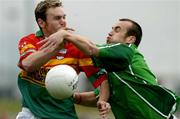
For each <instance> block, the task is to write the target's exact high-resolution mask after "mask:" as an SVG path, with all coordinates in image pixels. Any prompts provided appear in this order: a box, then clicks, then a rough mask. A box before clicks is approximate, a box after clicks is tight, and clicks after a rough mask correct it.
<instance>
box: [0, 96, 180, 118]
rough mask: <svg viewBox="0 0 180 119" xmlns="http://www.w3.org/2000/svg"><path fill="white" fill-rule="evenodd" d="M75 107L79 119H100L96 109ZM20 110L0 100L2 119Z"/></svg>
mask: <svg viewBox="0 0 180 119" xmlns="http://www.w3.org/2000/svg"><path fill="white" fill-rule="evenodd" d="M75 106H76V111H77V114H78V117H79V119H100V116H99V114H98V110H97V109H96V108H92V107H85V106H80V105H75ZM20 110H21V104H20V101H19V100H12V99H0V119H15V117H16V115H17V113H18V112H19V111H20ZM176 116H177V117H178V119H180V111H178V112H177V113H176ZM108 119H115V118H114V116H113V114H112V112H111V113H110V114H109V116H108Z"/></svg>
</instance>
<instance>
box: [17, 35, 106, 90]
mask: <svg viewBox="0 0 180 119" xmlns="http://www.w3.org/2000/svg"><path fill="white" fill-rule="evenodd" d="M38 33H40V32H37V34H30V35H28V36H26V37H24V38H22V39H21V40H20V41H19V46H18V47H19V53H20V58H19V63H18V66H19V67H20V68H21V69H22V71H21V72H20V74H19V76H20V77H21V78H22V79H24V80H28V81H30V82H32V83H35V84H39V85H40V86H44V80H45V76H46V73H47V72H48V71H49V70H50V69H51V68H52V67H54V66H56V65H61V64H66V65H70V66H72V67H73V68H74V69H75V70H76V71H77V73H79V72H85V74H86V76H87V77H88V79H89V80H90V82H91V83H92V84H93V86H94V87H95V88H96V87H98V86H99V85H100V84H101V82H102V81H104V80H105V79H106V75H105V72H104V71H103V70H100V69H99V68H95V67H94V66H93V62H92V60H91V58H90V57H89V56H86V55H84V53H82V52H81V51H80V50H78V49H77V48H76V47H75V46H74V45H73V44H72V43H66V44H65V46H64V49H61V50H59V52H58V53H57V54H56V56H54V57H52V58H51V59H50V60H49V61H48V62H47V63H46V64H44V65H43V66H42V67H41V68H40V69H39V70H37V71H36V72H27V71H25V70H24V69H23V66H22V60H23V59H25V58H26V57H27V56H29V55H30V54H32V53H34V52H36V51H38V50H39V48H40V47H41V45H42V44H41V45H40V44H37V43H38V42H39V41H41V40H43V38H42V35H41V34H40V35H39V34H38Z"/></svg>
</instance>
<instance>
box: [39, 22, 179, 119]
mask: <svg viewBox="0 0 180 119" xmlns="http://www.w3.org/2000/svg"><path fill="white" fill-rule="evenodd" d="M141 37H142V29H141V26H140V25H139V24H138V23H137V22H135V21H133V20H131V19H120V20H119V21H118V22H117V23H116V24H115V25H114V26H113V27H112V30H111V32H110V33H109V34H108V37H107V44H104V45H95V44H94V43H92V42H91V41H90V40H89V39H88V38H86V37H83V36H81V35H78V34H75V33H71V32H68V31H67V30H60V31H58V32H56V33H55V34H53V35H52V36H50V37H49V38H47V39H46V40H45V41H43V42H46V43H45V44H44V45H43V46H42V47H41V48H42V49H43V48H48V47H50V44H51V43H56V42H57V43H59V44H61V43H62V42H63V41H68V42H72V43H73V44H75V45H76V46H77V47H78V48H79V49H80V50H82V51H83V52H84V53H86V54H87V55H90V56H91V57H92V59H93V62H94V65H95V66H98V67H101V68H104V69H105V70H106V71H107V72H108V81H109V84H110V92H111V94H110V99H109V102H110V104H111V108H112V111H113V113H114V115H115V118H116V119H173V118H174V119H175V116H173V113H175V111H177V108H178V104H179V100H180V98H179V97H178V96H177V95H175V94H174V93H173V92H172V91H170V90H168V89H166V88H164V87H162V86H160V85H159V84H158V82H157V79H156V76H155V75H154V74H153V73H152V71H151V70H150V68H149V67H148V65H147V63H146V61H145V59H144V57H143V55H142V54H141V53H140V52H139V50H138V46H139V44H140V42H141ZM64 39H65V40H64Z"/></svg>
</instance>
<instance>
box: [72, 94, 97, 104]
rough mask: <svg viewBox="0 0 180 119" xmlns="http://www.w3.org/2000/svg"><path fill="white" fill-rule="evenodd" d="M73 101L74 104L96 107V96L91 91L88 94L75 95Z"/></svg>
mask: <svg viewBox="0 0 180 119" xmlns="http://www.w3.org/2000/svg"><path fill="white" fill-rule="evenodd" d="M74 100H75V103H76V104H80V105H84V106H90V107H96V103H97V99H96V95H95V94H94V92H93V91H90V92H82V93H75V94H74Z"/></svg>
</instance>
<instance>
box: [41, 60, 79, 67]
mask: <svg viewBox="0 0 180 119" xmlns="http://www.w3.org/2000/svg"><path fill="white" fill-rule="evenodd" d="M60 64H67V65H68V64H69V65H71V64H78V59H77V58H63V59H60V60H59V59H51V60H50V61H49V62H47V63H46V64H45V65H44V66H45V67H49V66H54V65H60Z"/></svg>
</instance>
